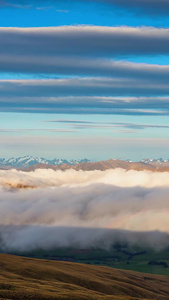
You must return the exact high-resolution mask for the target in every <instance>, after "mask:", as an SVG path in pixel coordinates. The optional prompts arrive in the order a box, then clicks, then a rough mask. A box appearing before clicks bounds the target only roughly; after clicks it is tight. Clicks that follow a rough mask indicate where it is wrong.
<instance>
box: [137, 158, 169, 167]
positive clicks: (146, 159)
mask: <svg viewBox="0 0 169 300" xmlns="http://www.w3.org/2000/svg"><path fill="white" fill-rule="evenodd" d="M141 162H142V163H144V164H152V163H155V164H157V165H159V164H163V163H166V162H169V159H162V158H158V159H152V158H145V159H142V160H141Z"/></svg>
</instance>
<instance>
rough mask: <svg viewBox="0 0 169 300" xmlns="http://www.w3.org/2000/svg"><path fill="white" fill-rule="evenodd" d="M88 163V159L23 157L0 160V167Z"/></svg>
mask: <svg viewBox="0 0 169 300" xmlns="http://www.w3.org/2000/svg"><path fill="white" fill-rule="evenodd" d="M86 162H89V160H88V159H86V158H85V159H81V160H73V159H72V160H66V159H57V158H54V159H51V160H49V159H46V158H43V157H33V156H29V155H28V156H24V157H18V158H14V157H11V158H8V159H5V158H0V166H1V167H3V166H5V167H14V168H26V167H31V166H34V165H37V164H44V165H52V166H55V165H62V164H66V165H70V166H72V165H77V164H79V163H86Z"/></svg>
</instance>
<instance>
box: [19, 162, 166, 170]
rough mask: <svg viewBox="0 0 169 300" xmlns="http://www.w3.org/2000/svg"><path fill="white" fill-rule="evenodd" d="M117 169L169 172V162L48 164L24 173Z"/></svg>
mask: <svg viewBox="0 0 169 300" xmlns="http://www.w3.org/2000/svg"><path fill="white" fill-rule="evenodd" d="M116 168H122V169H125V170H137V171H142V170H149V171H154V172H165V171H166V172H169V162H164V163H161V164H156V163H154V162H151V163H144V162H128V161H123V160H118V159H116V160H114V159H109V160H106V161H99V162H83V163H79V164H77V165H68V164H62V165H47V164H35V165H33V166H31V167H28V168H24V171H34V170H36V169H53V170H62V171H65V170H68V169H74V170H77V171H79V170H83V171H93V170H100V171H105V170H108V169H116Z"/></svg>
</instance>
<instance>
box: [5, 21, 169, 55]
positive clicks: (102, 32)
mask: <svg viewBox="0 0 169 300" xmlns="http://www.w3.org/2000/svg"><path fill="white" fill-rule="evenodd" d="M0 40H1V47H0V55H2V56H3V57H5V56H7V57H8V56H9V55H11V54H12V55H13V56H15V55H17V56H18V57H19V56H21V57H22V56H23V55H26V56H28V59H29V56H32V55H33V56H35V57H38V60H39V58H40V57H44V55H45V56H46V55H49V56H52V57H53V58H54V57H56V56H57V55H59V56H61V55H62V56H63V57H64V56H69V57H71V56H74V57H76V56H79V57H86V58H87V57H95V58H96V57H109V58H110V57H111V58H113V57H115V56H117V57H121V56H127V55H141V56H142V55H159V54H160V55H161V54H163V55H167V54H168V53H169V29H163V28H154V27H123V26H121V27H106V26H103V27H102V26H80V25H79V26H58V27H46V28H45V27H44V28H5V27H1V28H0Z"/></svg>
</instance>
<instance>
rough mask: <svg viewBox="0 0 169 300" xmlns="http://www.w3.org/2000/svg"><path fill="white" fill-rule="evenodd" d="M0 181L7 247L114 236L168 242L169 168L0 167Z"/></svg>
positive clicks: (102, 240)
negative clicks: (22, 169) (161, 170)
mask: <svg viewBox="0 0 169 300" xmlns="http://www.w3.org/2000/svg"><path fill="white" fill-rule="evenodd" d="M19 185H20V186H19ZM0 186H1V188H0V198H1V201H0V220H1V221H0V235H1V241H2V242H1V248H2V247H3V249H5V250H6V251H7V250H8V251H11V250H19V249H20V250H26V249H36V248H37V247H42V248H51V247H57V246H58V247H60V246H75V245H76V247H91V246H99V245H101V244H102V245H103V246H104V247H108V246H111V245H112V244H113V243H115V242H117V240H118V239H120V240H121V241H122V240H125V241H127V242H128V243H130V244H137V245H138V244H140V242H139V240H141V241H142V240H143V238H144V239H145V245H146V246H151V247H157V248H158V247H165V246H167V245H169V236H168V234H169V230H168V228H169V221H168V213H169V201H168V199H169V173H152V172H146V171H142V172H138V171H127V172H126V171H124V170H122V169H116V170H108V171H104V172H101V171H92V172H82V171H79V172H77V171H74V170H69V171H66V172H62V171H53V170H36V171H35V172H30V173H24V172H19V171H16V170H12V171H0ZM28 186H30V189H27V188H26V187H28ZM18 187H19V190H17V189H15V188H18ZM21 187H23V188H21ZM33 187H36V188H34V189H32V188H33ZM25 188H26V189H25ZM126 230H127V232H125V231H126ZM159 231H161V232H163V233H160V232H159ZM133 232H142V233H138V234H136V233H133ZM82 233H83V235H82ZM139 237H140V238H139Z"/></svg>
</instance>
